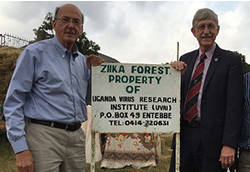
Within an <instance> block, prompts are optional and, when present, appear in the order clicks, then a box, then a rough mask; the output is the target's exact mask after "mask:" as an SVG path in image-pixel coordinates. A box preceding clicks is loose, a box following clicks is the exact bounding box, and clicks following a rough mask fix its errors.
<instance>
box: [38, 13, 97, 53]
mask: <svg viewBox="0 0 250 172" xmlns="http://www.w3.org/2000/svg"><path fill="white" fill-rule="evenodd" d="M52 21H53V16H52V13H51V12H48V14H47V15H46V16H45V18H44V21H43V23H42V24H41V26H39V27H38V29H33V31H34V34H35V35H36V38H35V39H36V40H43V39H49V38H52V37H53V36H54V35H55V34H54V30H53V27H52ZM76 45H77V47H78V49H79V51H80V52H81V53H82V54H84V55H90V54H95V55H98V54H99V53H98V51H99V50H100V46H99V45H98V44H96V43H95V42H94V41H91V40H89V39H88V38H87V37H86V32H83V33H82V35H80V36H79V37H78V39H77V41H76Z"/></svg>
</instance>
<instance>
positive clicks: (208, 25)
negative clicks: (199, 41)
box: [196, 24, 217, 30]
mask: <svg viewBox="0 0 250 172" xmlns="http://www.w3.org/2000/svg"><path fill="white" fill-rule="evenodd" d="M206 27H207V28H208V29H209V30H213V29H215V28H217V26H216V25H214V24H201V25H198V26H196V28H197V29H198V30H204V29H205V28H206Z"/></svg>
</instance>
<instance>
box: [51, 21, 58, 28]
mask: <svg viewBox="0 0 250 172" xmlns="http://www.w3.org/2000/svg"><path fill="white" fill-rule="evenodd" d="M56 25H57V23H56V21H55V20H53V21H52V27H53V29H54V30H55V31H56Z"/></svg>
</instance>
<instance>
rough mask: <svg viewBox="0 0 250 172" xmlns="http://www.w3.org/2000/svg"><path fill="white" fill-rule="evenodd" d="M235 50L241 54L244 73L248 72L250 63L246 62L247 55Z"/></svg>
mask: <svg viewBox="0 0 250 172" xmlns="http://www.w3.org/2000/svg"><path fill="white" fill-rule="evenodd" d="M234 52H235V53H236V54H237V55H239V56H240V59H241V62H242V67H243V72H244V74H245V73H247V72H250V65H249V64H248V63H247V62H246V57H245V56H244V55H242V54H241V53H238V52H237V51H234Z"/></svg>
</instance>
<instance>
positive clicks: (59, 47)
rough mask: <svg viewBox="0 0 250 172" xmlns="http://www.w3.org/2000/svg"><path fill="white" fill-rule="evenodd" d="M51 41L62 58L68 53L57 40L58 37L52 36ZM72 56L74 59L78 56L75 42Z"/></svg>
mask: <svg viewBox="0 0 250 172" xmlns="http://www.w3.org/2000/svg"><path fill="white" fill-rule="evenodd" d="M52 42H53V43H54V44H55V45H56V47H57V48H58V51H59V53H60V54H61V56H62V58H64V57H65V54H67V53H69V51H68V49H67V48H65V47H64V46H63V45H62V43H61V42H60V41H59V40H58V38H57V37H56V36H54V37H53V39H52ZM72 56H73V57H74V59H75V58H76V57H77V56H78V48H77V46H76V44H74V46H73V48H72Z"/></svg>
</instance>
